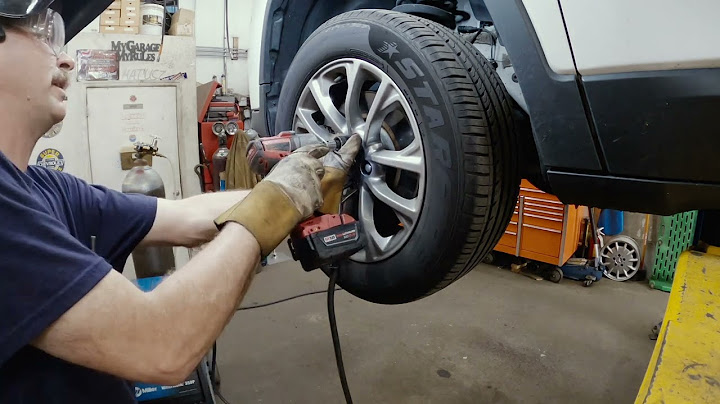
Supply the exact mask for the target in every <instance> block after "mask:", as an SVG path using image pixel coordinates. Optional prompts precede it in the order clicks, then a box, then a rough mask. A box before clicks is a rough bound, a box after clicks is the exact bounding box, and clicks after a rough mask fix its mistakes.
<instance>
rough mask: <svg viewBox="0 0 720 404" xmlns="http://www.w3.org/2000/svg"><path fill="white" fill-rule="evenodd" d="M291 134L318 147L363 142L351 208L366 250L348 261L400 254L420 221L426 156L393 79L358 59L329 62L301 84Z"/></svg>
mask: <svg viewBox="0 0 720 404" xmlns="http://www.w3.org/2000/svg"><path fill="white" fill-rule="evenodd" d="M293 130H294V131H296V132H297V133H313V134H315V135H316V136H318V138H320V139H322V140H323V141H327V140H330V139H332V138H333V137H334V136H337V135H348V134H353V133H357V134H359V135H360V136H361V137H362V138H363V149H364V150H363V152H364V159H361V160H359V162H358V165H359V171H360V173H361V175H360V176H359V180H358V190H357V191H358V192H356V193H355V194H354V195H356V197H355V201H351V202H354V203H353V205H354V206H355V208H356V212H353V213H356V214H357V217H358V220H359V221H360V222H361V224H362V225H363V229H364V232H365V234H366V236H367V237H366V238H367V240H368V246H367V248H366V249H365V250H363V251H361V252H359V253H358V254H356V255H354V256H353V257H352V259H353V260H355V261H359V262H377V261H380V260H383V259H386V258H389V257H390V256H392V255H393V254H395V253H396V252H397V251H399V250H400V249H401V248H402V247H403V246H404V245H405V244H406V243H407V241H408V239H409V237H410V235H411V234H412V231H413V230H414V228H415V226H416V224H417V222H418V220H419V218H420V213H421V210H422V204H423V198H424V193H425V155H424V150H423V144H422V139H421V137H420V130H419V127H418V124H417V121H416V119H415V116H414V115H413V113H412V109H411V108H410V105H409V103H408V101H407V99H406V98H405V96H404V94H403V93H402V91H401V90H400V89H399V88H398V87H397V85H396V84H395V83H394V82H393V80H392V79H391V78H390V77H389V76H388V75H387V74H386V73H385V72H383V71H382V70H380V69H379V68H377V67H376V66H374V65H373V64H371V63H369V62H367V61H364V60H360V59H352V58H347V59H340V60H337V61H333V62H330V63H328V64H327V65H325V66H324V67H322V68H321V69H320V70H318V72H317V73H316V74H315V75H314V76H313V77H312V78H311V79H310V80H309V81H308V83H307V84H306V86H305V89H304V90H303V92H302V94H301V96H300V100H299V101H298V105H297V108H296V110H295V118H294V122H293ZM346 199H347V198H346ZM343 208H345V207H343Z"/></svg>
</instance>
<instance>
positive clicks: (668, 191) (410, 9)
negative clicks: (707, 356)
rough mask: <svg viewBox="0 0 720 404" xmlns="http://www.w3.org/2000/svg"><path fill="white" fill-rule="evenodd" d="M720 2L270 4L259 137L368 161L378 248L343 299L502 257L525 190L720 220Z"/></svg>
mask: <svg viewBox="0 0 720 404" xmlns="http://www.w3.org/2000/svg"><path fill="white" fill-rule="evenodd" d="M718 15H720V3H718V2H716V1H712V0H697V1H692V2H676V1H675V2H674V1H668V0H656V1H653V2H646V1H639V0H605V1H590V0H559V1H558V0H465V1H452V0H445V1H442V0H400V1H395V0H353V1H334V0H315V1H306V0H269V1H268V3H267V7H266V9H265V19H264V27H263V35H262V48H261V49H260V50H259V52H258V53H257V55H259V59H258V60H257V63H258V64H257V65H256V66H254V67H252V68H251V71H253V70H252V69H257V70H256V71H257V72H258V75H257V77H256V78H257V79H258V83H257V86H256V87H257V90H258V92H257V93H256V95H255V96H253V103H254V105H257V106H258V109H257V110H256V111H254V116H253V127H254V129H256V130H257V131H258V132H260V134H261V135H263V136H269V135H273V134H275V133H277V132H280V131H282V130H295V131H297V132H300V133H303V132H309V131H312V132H314V133H318V134H320V135H322V136H323V137H326V138H328V139H329V138H330V137H333V136H335V135H338V134H345V135H347V134H352V133H359V134H361V135H362V136H363V138H364V140H365V143H364V153H363V155H362V156H361V157H360V160H359V164H358V170H357V171H356V172H355V173H354V176H353V180H352V183H351V185H350V187H349V189H348V191H347V193H348V194H347V198H346V202H345V205H344V208H345V210H346V211H347V212H349V213H352V214H353V215H355V216H356V217H358V218H359V220H360V222H361V223H362V224H363V226H364V231H365V234H366V236H367V238H368V240H369V243H368V247H367V248H366V249H365V250H364V251H363V252H361V253H359V254H357V255H356V256H354V257H353V258H352V259H351V260H350V261H349V262H347V263H345V264H343V266H342V267H341V272H340V278H339V282H338V283H339V284H340V285H341V286H342V287H343V288H345V289H346V290H348V291H349V292H351V293H353V294H355V295H357V296H359V297H361V298H363V299H366V300H369V301H373V302H379V303H404V302H408V301H412V300H415V299H419V298H422V297H424V296H427V295H429V294H431V293H434V292H435V291H438V290H440V289H442V288H444V287H446V286H447V285H449V284H450V283H452V282H453V281H455V280H457V279H458V278H460V277H461V276H463V275H464V274H465V273H467V272H468V271H469V270H471V269H472V268H473V267H474V266H475V265H476V264H477V263H478V262H479V261H480V260H481V259H482V257H483V256H484V255H485V254H487V253H488V252H489V251H490V250H491V249H492V248H493V247H494V245H495V244H496V243H497V241H498V239H499V238H500V236H501V235H502V234H503V231H504V229H505V227H506V226H507V224H508V222H509V220H510V218H511V215H512V214H513V207H514V206H515V202H516V198H517V194H518V184H519V180H520V178H527V179H529V180H530V181H531V182H533V183H534V184H535V185H536V186H538V187H539V188H541V189H543V190H546V191H548V192H551V193H553V194H555V195H557V196H558V197H559V198H560V199H561V200H562V201H563V202H565V203H568V204H570V203H572V204H583V205H590V206H596V207H601V208H615V209H621V210H629V211H638V212H648V213H656V214H669V213H675V212H680V211H685V210H690V209H699V208H712V207H717V206H720V159H718V158H717V157H716V154H717V151H718V150H720V134H719V133H718V132H719V131H718V129H717V123H716V121H714V118H715V117H717V115H718V111H720V70H719V69H718V67H720V47H718V46H716V45H715V44H716V43H718V42H720V28H718V23H717V21H716V17H717V16H718Z"/></svg>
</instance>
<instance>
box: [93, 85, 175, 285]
mask: <svg viewBox="0 0 720 404" xmlns="http://www.w3.org/2000/svg"><path fill="white" fill-rule="evenodd" d="M87 119H88V142H89V145H90V170H91V176H92V183H94V184H98V185H104V186H106V187H108V188H111V189H114V190H117V191H120V190H121V188H122V182H123V179H124V178H125V176H126V175H127V173H128V171H124V170H122V167H121V164H120V152H121V150H122V149H123V148H127V147H131V146H132V145H133V143H134V142H136V141H140V142H148V143H149V142H151V141H152V137H153V136H157V137H159V138H160V140H159V143H158V147H159V149H160V153H162V154H163V155H165V156H167V159H163V158H157V157H155V158H153V168H154V169H155V170H157V171H158V173H159V174H160V176H161V177H162V179H163V182H164V183H165V196H166V198H167V199H180V198H181V190H180V189H179V184H180V167H179V158H178V119H177V89H176V87H172V86H157V87H142V86H141V87H107V88H88V89H87ZM187 261H188V251H187V249H185V248H175V263H176V267H178V268H179V267H180V266H182V265H184V264H185V263H187ZM125 273H126V274H127V275H128V276H129V277H131V278H132V277H133V276H134V274H135V271H134V268H133V265H132V259H128V262H127V264H126V266H125Z"/></svg>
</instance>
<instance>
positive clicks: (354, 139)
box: [320, 135, 362, 214]
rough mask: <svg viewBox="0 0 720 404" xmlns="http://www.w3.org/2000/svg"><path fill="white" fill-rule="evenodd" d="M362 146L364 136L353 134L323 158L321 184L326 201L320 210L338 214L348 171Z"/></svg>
mask: <svg viewBox="0 0 720 404" xmlns="http://www.w3.org/2000/svg"><path fill="white" fill-rule="evenodd" d="M360 147H362V138H361V137H360V136H359V135H353V136H351V137H350V139H348V141H347V142H346V143H345V145H343V147H341V148H340V150H337V151H334V152H332V153H328V154H327V155H326V156H325V158H324V159H323V166H324V167H325V176H324V177H323V178H322V183H321V185H320V186H321V189H322V195H323V199H324V202H323V205H322V207H321V208H320V212H322V213H330V214H336V213H338V212H339V211H340V201H341V199H342V191H343V188H344V187H345V182H346V181H347V176H348V171H350V167H352V165H353V163H354V162H355V157H356V156H357V154H358V152H359V151H360Z"/></svg>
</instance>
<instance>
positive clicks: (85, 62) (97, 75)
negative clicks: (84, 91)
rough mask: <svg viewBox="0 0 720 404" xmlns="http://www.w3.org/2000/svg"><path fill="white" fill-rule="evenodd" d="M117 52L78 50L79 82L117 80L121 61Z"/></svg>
mask: <svg viewBox="0 0 720 404" xmlns="http://www.w3.org/2000/svg"><path fill="white" fill-rule="evenodd" d="M118 59H119V54H118V52H117V51H107V50H98V49H78V51H77V61H78V63H77V64H78V76H77V77H78V81H96V80H117V79H118V78H119V77H120V61H119V60H118Z"/></svg>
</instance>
